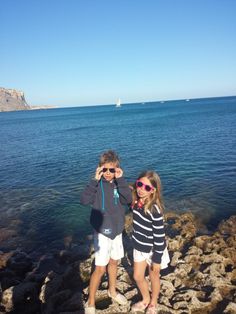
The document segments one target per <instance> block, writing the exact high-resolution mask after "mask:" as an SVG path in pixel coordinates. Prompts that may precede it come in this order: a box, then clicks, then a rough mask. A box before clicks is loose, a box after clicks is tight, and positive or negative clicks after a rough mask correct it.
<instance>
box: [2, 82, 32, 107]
mask: <svg viewBox="0 0 236 314" xmlns="http://www.w3.org/2000/svg"><path fill="white" fill-rule="evenodd" d="M29 109H30V106H29V105H28V104H27V102H26V100H25V96H24V93H23V92H21V91H17V90H15V89H6V88H2V87H0V111H15V110H29Z"/></svg>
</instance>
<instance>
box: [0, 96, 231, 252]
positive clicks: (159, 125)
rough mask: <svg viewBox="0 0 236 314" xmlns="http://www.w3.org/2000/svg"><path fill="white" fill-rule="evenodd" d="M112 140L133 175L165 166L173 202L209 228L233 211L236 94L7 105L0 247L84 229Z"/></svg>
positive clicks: (1, 124)
mask: <svg viewBox="0 0 236 314" xmlns="http://www.w3.org/2000/svg"><path fill="white" fill-rule="evenodd" d="M108 149H112V150H115V151H116V152H117V153H118V155H119V156H120V160H121V167H122V168H123V170H124V176H125V178H126V179H127V182H128V183H133V182H134V181H135V179H136V178H137V176H138V175H139V173H140V172H141V171H143V170H154V171H156V172H157V173H158V174H159V176H160V178H161V182H162V189H163V199H164V203H165V210H166V212H168V211H173V212H176V213H185V212H191V213H193V214H194V215H195V216H196V217H197V218H198V219H199V220H200V221H201V223H202V224H203V225H204V226H205V228H206V230H207V231H209V232H213V231H214V230H215V229H216V228H217V225H218V224H219V222H220V221H222V220H223V219H227V218H229V217H230V216H231V215H235V214H236V96H235V97H219V98H202V99H189V100H176V101H164V102H163V101H162V102H160V101H157V102H146V103H133V104H122V106H121V107H120V108H116V107H115V105H101V106H89V107H73V108H56V109H47V110H31V111H15V112H2V113H0V240H1V241H0V250H2V251H8V250H12V249H17V248H18V249H24V250H26V251H29V252H32V251H34V250H48V249H49V248H54V247H59V246H60V245H63V244H65V242H66V241H74V242H79V241H83V239H86V237H87V236H88V235H89V234H91V233H92V229H91V226H90V224H89V215H90V207H87V206H82V205H81V204H80V193H81V191H82V190H83V189H84V187H85V186H86V184H87V183H88V182H89V180H90V179H91V178H92V177H93V176H94V173H95V170H96V167H97V164H98V160H99V157H100V155H101V154H102V153H103V152H104V151H106V150H108ZM68 239H69V240H68Z"/></svg>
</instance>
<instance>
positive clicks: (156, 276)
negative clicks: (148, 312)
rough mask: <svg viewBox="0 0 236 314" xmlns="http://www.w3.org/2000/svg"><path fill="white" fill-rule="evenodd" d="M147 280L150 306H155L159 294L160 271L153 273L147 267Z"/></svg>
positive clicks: (150, 268)
mask: <svg viewBox="0 0 236 314" xmlns="http://www.w3.org/2000/svg"><path fill="white" fill-rule="evenodd" d="M149 278H150V280H151V287H152V298H151V302H150V304H152V305H155V306H156V305H157V299H158V297H159V293H160V269H156V270H155V271H154V270H153V269H152V267H151V266H149Z"/></svg>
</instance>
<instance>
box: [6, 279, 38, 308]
mask: <svg viewBox="0 0 236 314" xmlns="http://www.w3.org/2000/svg"><path fill="white" fill-rule="evenodd" d="M1 305H2V306H4V307H5V311H6V312H10V311H12V310H14V311H15V312H16V313H26V312H27V313H37V311H38V309H39V306H40V305H39V300H38V286H37V285H36V284H35V283H30V282H26V283H24V282H23V283H20V284H19V285H17V286H14V287H10V288H8V289H6V290H5V291H3V295H2V302H1Z"/></svg>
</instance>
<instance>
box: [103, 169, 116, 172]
mask: <svg viewBox="0 0 236 314" xmlns="http://www.w3.org/2000/svg"><path fill="white" fill-rule="evenodd" d="M108 170H109V172H110V173H115V172H116V169H115V168H103V169H102V172H104V173H105V172H107V171H108Z"/></svg>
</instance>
